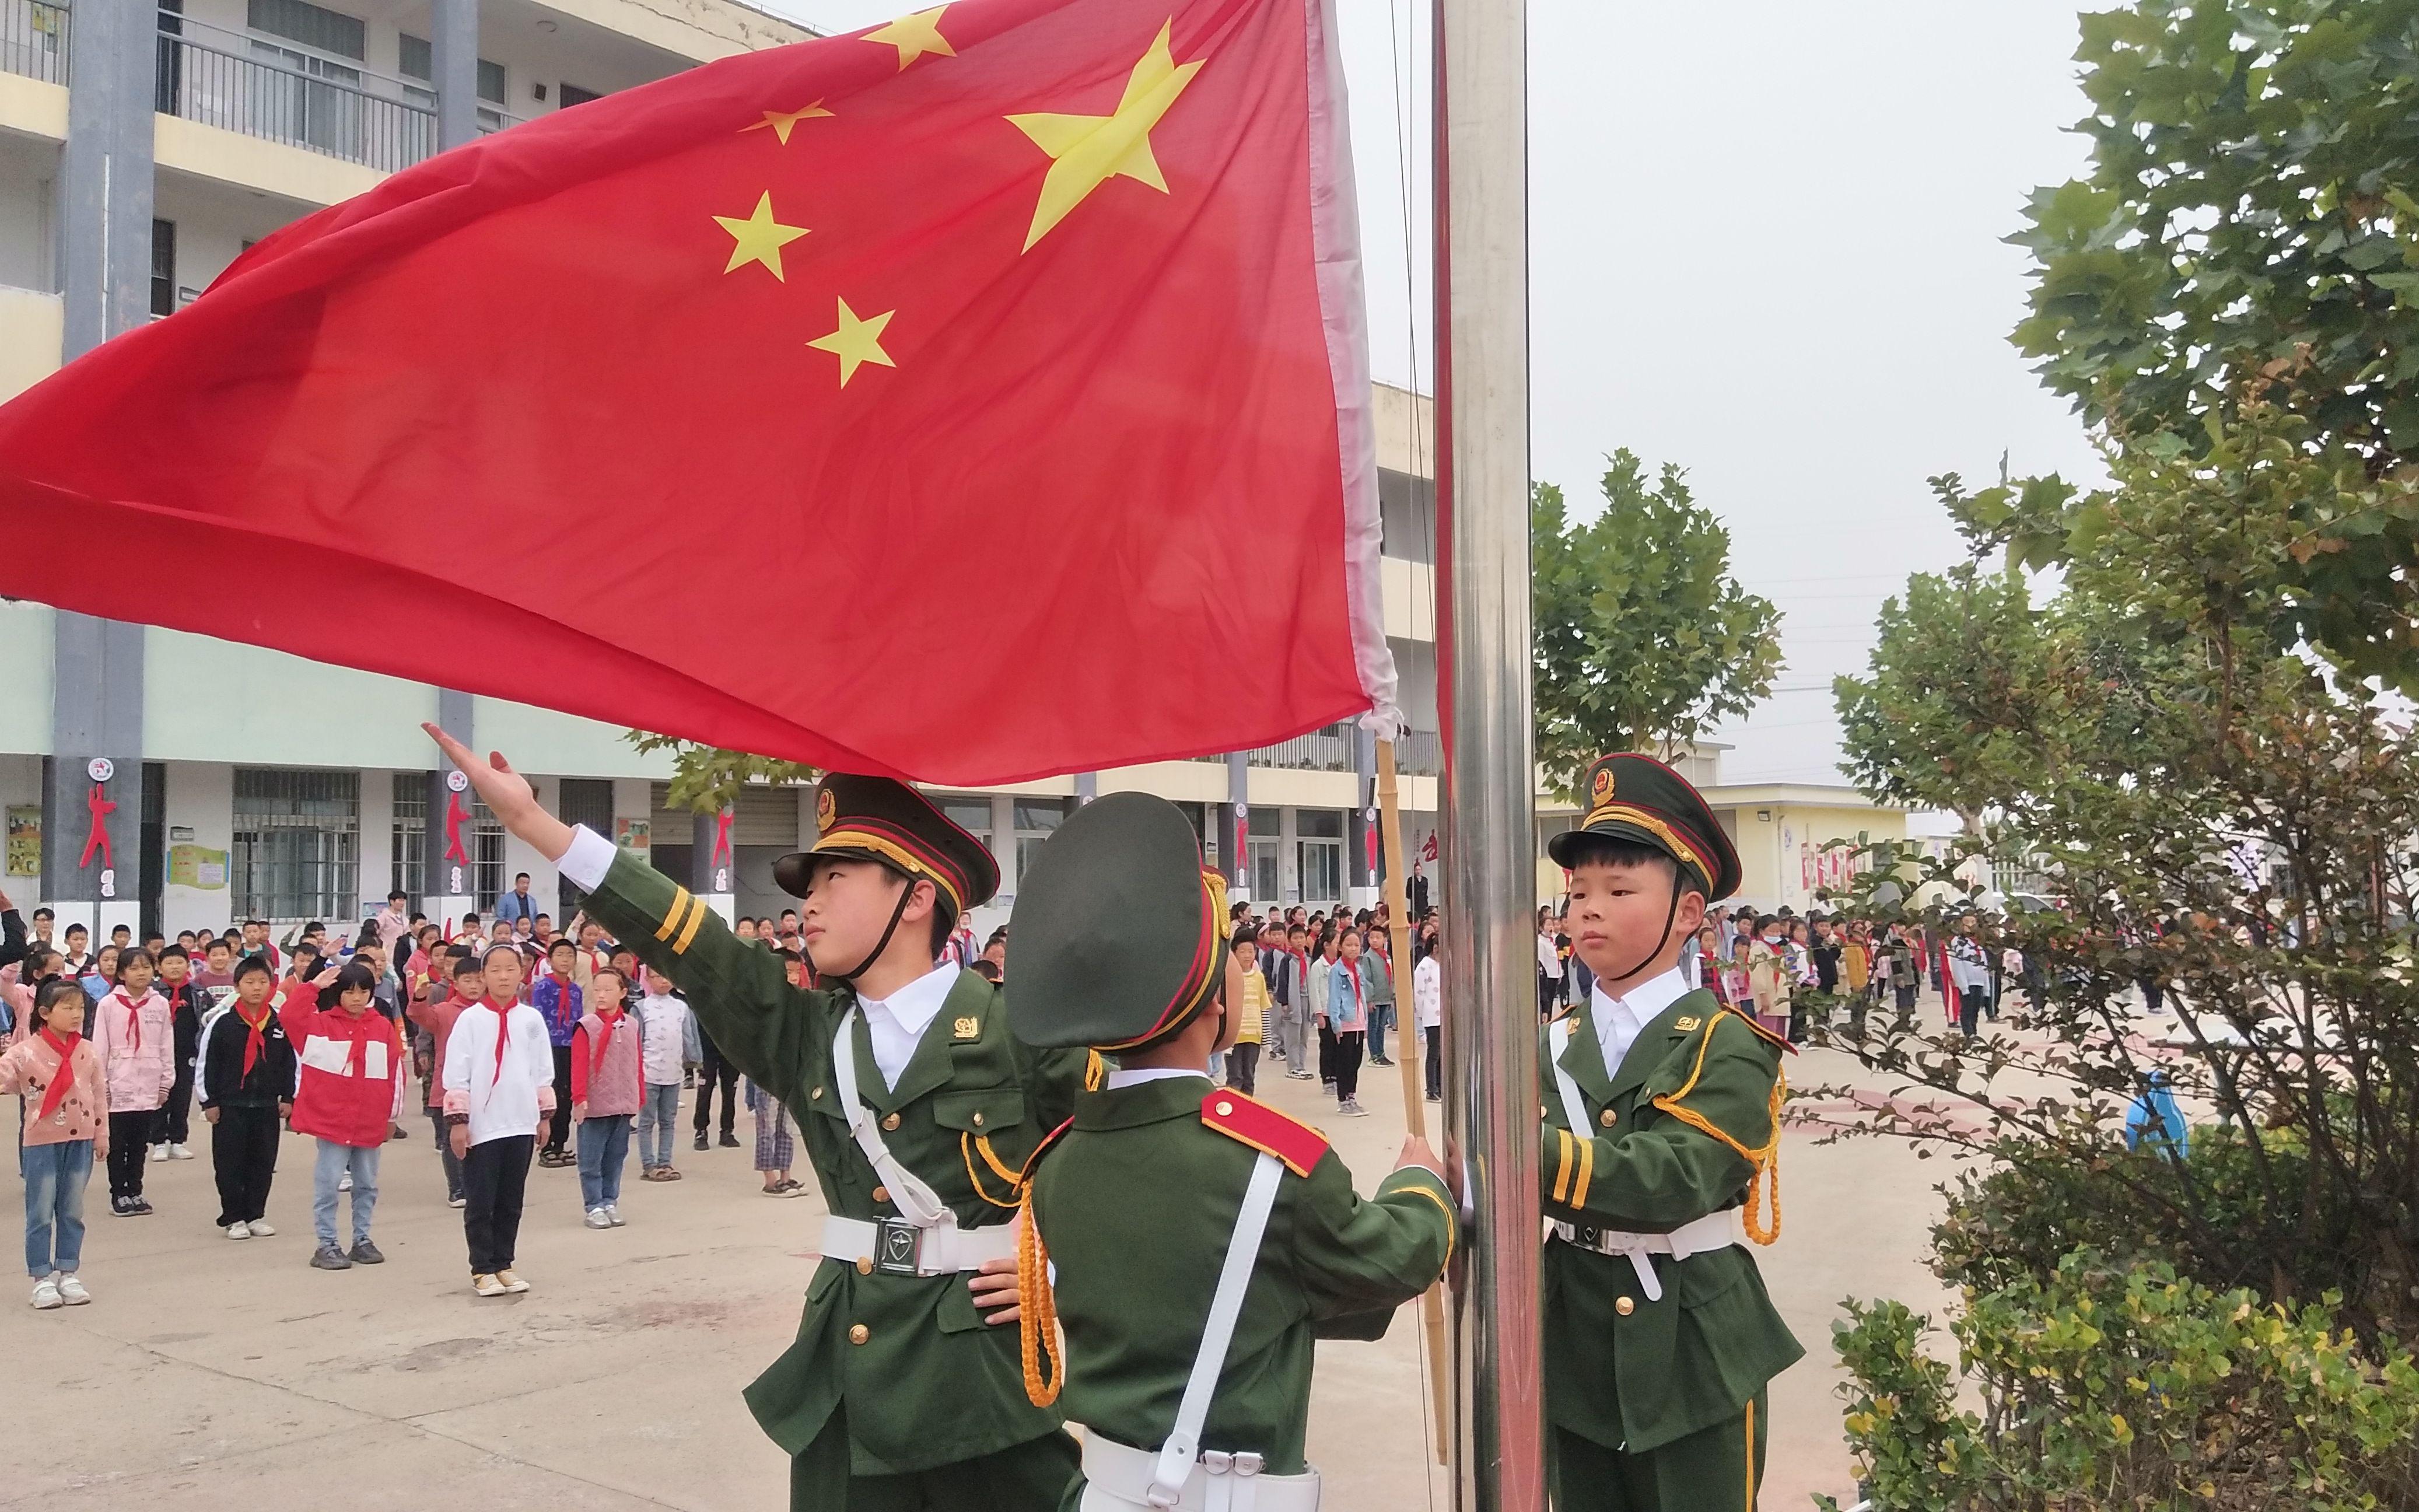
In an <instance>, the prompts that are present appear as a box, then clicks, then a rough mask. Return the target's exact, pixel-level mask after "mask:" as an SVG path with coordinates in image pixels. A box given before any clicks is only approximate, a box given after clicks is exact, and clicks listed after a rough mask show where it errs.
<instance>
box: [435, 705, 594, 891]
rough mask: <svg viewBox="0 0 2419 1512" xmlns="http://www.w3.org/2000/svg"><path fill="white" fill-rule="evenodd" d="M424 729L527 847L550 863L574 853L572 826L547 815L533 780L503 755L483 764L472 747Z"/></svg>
mask: <svg viewBox="0 0 2419 1512" xmlns="http://www.w3.org/2000/svg"><path fill="white" fill-rule="evenodd" d="M420 728H421V729H423V730H425V731H427V732H428V738H429V739H431V740H434V741H435V742H437V748H438V749H439V750H441V751H443V752H444V753H445V759H446V760H447V761H449V762H452V763H453V764H454V765H455V767H456V768H457V769H459V770H460V772H461V773H462V775H463V776H465V777H467V778H469V779H470V791H472V792H473V793H476V794H477V795H479V799H480V801H481V802H483V803H485V805H486V806H487V808H488V809H489V810H492V811H493V812H494V814H495V816H496V818H497V819H498V820H499V821H500V822H501V824H502V825H503V826H504V827H505V828H506V829H508V830H510V831H512V833H513V835H514V836H515V837H516V839H518V840H520V841H523V842H524V843H526V844H529V845H532V846H535V847H536V848H537V852H538V854H539V855H541V856H545V857H546V858H547V860H549V861H560V860H562V853H563V852H565V851H567V850H569V849H571V826H570V825H566V824H564V823H563V822H562V820H560V819H557V818H556V817H555V816H554V815H552V814H550V813H548V812H547V811H546V806H545V805H544V804H542V803H540V802H538V801H537V793H536V790H534V789H533V788H532V787H531V786H530V781H529V779H528V778H525V777H523V776H521V774H520V773H518V772H516V771H514V770H513V766H512V764H511V763H510V762H507V761H505V760H504V753H503V752H502V751H500V750H491V751H489V752H488V753H487V759H486V760H485V761H484V762H483V761H481V760H479V759H478V758H477V757H476V756H473V755H471V754H470V747H468V746H465V745H464V744H462V743H461V742H460V741H458V740H456V739H455V738H454V737H453V736H452V735H449V734H447V733H445V732H444V731H442V730H439V728H437V726H435V725H433V724H429V723H426V722H423V723H422V725H421V727H420Z"/></svg>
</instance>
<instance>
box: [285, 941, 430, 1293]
mask: <svg viewBox="0 0 2419 1512" xmlns="http://www.w3.org/2000/svg"><path fill="white" fill-rule="evenodd" d="M376 988H377V977H376V975H375V974H373V973H372V972H371V970H370V968H369V967H368V966H367V965H365V964H362V963H361V962H358V961H355V962H350V963H347V964H346V965H345V966H344V967H343V968H342V969H341V970H339V971H338V972H337V973H336V980H333V981H331V982H330V983H329V984H328V985H327V986H325V987H323V988H321V989H320V990H319V993H318V996H317V1002H316V1006H315V1005H314V1004H313V1002H312V1001H311V1000H310V999H309V998H308V997H306V996H305V995H302V994H300V993H295V994H291V995H288V997H287V999H286V1001H285V1005H284V1008H283V1010H282V1013H281V1017H282V1020H283V1022H284V1024H285V1037H286V1039H288V1040H290V1041H293V1043H294V1044H295V1045H296V1046H297V1054H296V1059H297V1061H298V1062H299V1063H300V1068H301V1069H300V1087H299V1088H297V1089H296V1091H295V1094H294V1129H295V1132H296V1133H298V1134H310V1135H313V1136H314V1137H316V1139H317V1140H318V1141H319V1160H318V1164H317V1165H316V1167H315V1168H314V1169H313V1171H312V1176H311V1221H312V1223H313V1225H314V1226H315V1227H316V1228H317V1230H318V1236H319V1248H318V1250H317V1251H316V1253H315V1254H313V1255H312V1257H311V1264H312V1267H313V1268H314V1269H316V1270H320V1271H345V1270H350V1269H351V1268H352V1267H354V1266H356V1265H377V1264H378V1263H379V1262H380V1261H382V1260H384V1259H385V1258H386V1257H385V1256H383V1255H381V1254H379V1253H378V1247H377V1245H376V1244H375V1243H373V1242H371V1241H370V1216H371V1214H372V1213H374V1212H375V1211H377V1173H378V1152H379V1151H380V1150H382V1149H385V1148H386V1141H387V1132H388V1131H389V1130H390V1129H392V1128H393V1126H394V1120H395V1119H398V1118H400V1117H402V1115H403V1088H404V1068H405V1066H406V1064H407V1061H406V1059H405V1056H404V1045H403V1032H402V1031H401V1030H400V1029H398V1028H397V1027H396V1026H395V1024H394V1021H393V1019H390V1018H388V1017H386V1016H385V1015H384V1014H382V1013H378V1012H375V1011H372V1003H371V997H372V995H373V993H374V992H375V990H376ZM348 1177H349V1178H350V1179H351V1186H352V1193H353V1247H352V1248H351V1249H350V1250H344V1249H339V1248H337V1246H336V1196H337V1194H338V1193H339V1192H340V1191H342V1190H343V1188H344V1185H345V1182H346V1179H347V1178H348Z"/></svg>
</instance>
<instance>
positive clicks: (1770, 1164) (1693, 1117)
mask: <svg viewBox="0 0 2419 1512" xmlns="http://www.w3.org/2000/svg"><path fill="white" fill-rule="evenodd" d="M1717 1022H1718V1021H1717ZM1713 1042H1714V1026H1713V1025H1710V1024H1709V1025H1707V1026H1705V1036H1704V1038H1703V1040H1702V1041H1699V1043H1698V1045H1697V1063H1696V1065H1695V1066H1694V1067H1692V1068H1691V1069H1690V1070H1689V1072H1688V1079H1687V1081H1686V1082H1684V1083H1682V1084H1681V1086H1680V1088H1679V1090H1677V1091H1675V1092H1669V1093H1666V1094H1665V1095H1663V1096H1661V1097H1658V1098H1656V1099H1655V1100H1654V1105H1655V1106H1656V1107H1657V1108H1660V1109H1661V1110H1662V1111H1664V1112H1666V1113H1668V1114H1670V1115H1672V1117H1673V1118H1675V1119H1679V1120H1680V1121H1681V1122H1682V1123H1685V1124H1687V1125H1688V1126H1689V1127H1690V1128H1692V1129H1695V1130H1697V1131H1698V1132H1699V1133H1701V1134H1711V1135H1713V1137H1715V1138H1716V1139H1718V1140H1720V1141H1721V1142H1722V1143H1723V1144H1725V1145H1728V1146H1730V1147H1731V1149H1734V1150H1736V1151H1737V1152H1738V1154H1739V1155H1740V1157H1741V1158H1742V1159H1744V1160H1746V1162H1747V1163H1748V1164H1749V1165H1750V1166H1752V1167H1753V1169H1752V1170H1751V1171H1749V1174H1748V1183H1747V1211H1746V1212H1745V1213H1744V1214H1743V1215H1742V1217H1743V1220H1744V1222H1745V1226H1746V1228H1747V1237H1748V1238H1749V1239H1750V1240H1752V1241H1754V1242H1756V1243H1758V1244H1769V1243H1771V1242H1773V1241H1775V1240H1777V1239H1779V1238H1780V1105H1781V1103H1783V1102H1785V1101H1786V1100H1787V1099H1788V1096H1789V1073H1788V1072H1786V1071H1785V1070H1780V1069H1779V1068H1776V1069H1775V1071H1774V1073H1773V1080H1772V1102H1771V1105H1770V1111H1771V1117H1772V1139H1771V1141H1770V1142H1769V1143H1768V1144H1766V1145H1765V1146H1764V1148H1763V1149H1749V1148H1748V1147H1747V1146H1745V1145H1743V1144H1741V1143H1739V1142H1738V1140H1737V1139H1735V1138H1733V1137H1732V1135H1731V1134H1729V1133H1728V1132H1727V1131H1725V1130H1723V1129H1720V1128H1718V1127H1716V1126H1715V1124H1714V1121H1713V1120H1712V1119H1708V1118H1706V1117H1705V1116H1704V1115H1703V1114H1702V1113H1700V1112H1698V1111H1697V1110H1696V1109H1694V1108H1692V1107H1687V1106H1684V1105H1683V1104H1682V1103H1681V1102H1680V1100H1681V1099H1682V1098H1684V1097H1686V1096H1687V1095H1688V1093H1689V1092H1690V1091H1691V1090H1693V1089H1694V1088H1695V1087H1696V1085H1697V1078H1698V1077H1699V1076H1700V1075H1701V1074H1703V1072H1704V1069H1705V1052H1706V1051H1707V1050H1708V1049H1710V1048H1712V1046H1713ZM1767 1182H1769V1183H1770V1185H1771V1188H1772V1198H1771V1201H1772V1222H1771V1226H1770V1227H1765V1225H1764V1216H1763V1214H1764V1185H1765V1184H1766V1183H1767Z"/></svg>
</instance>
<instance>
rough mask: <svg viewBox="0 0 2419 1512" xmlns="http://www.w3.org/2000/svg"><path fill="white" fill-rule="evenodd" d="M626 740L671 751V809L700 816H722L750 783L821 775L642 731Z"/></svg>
mask: <svg viewBox="0 0 2419 1512" xmlns="http://www.w3.org/2000/svg"><path fill="white" fill-rule="evenodd" d="M624 738H625V739H627V740H628V741H629V742H630V744H632V745H634V746H636V747H638V748H639V750H641V751H646V752H654V751H658V750H668V751H670V752H671V754H672V780H671V793H670V802H671V806H672V807H673V808H675V809H690V810H696V811H697V812H699V813H719V812H720V811H721V810H724V809H727V808H729V807H731V806H732V805H733V804H735V803H737V802H738V801H739V790H740V789H741V788H744V787H746V786H747V784H748V783H750V782H770V783H774V784H776V785H778V784H780V783H784V782H811V781H813V780H814V779H815V778H816V776H817V775H818V774H817V772H816V770H815V768H813V767H811V766H809V765H806V764H804V763H801V762H782V761H775V760H774V759H773V758H772V757H770V756H750V755H749V754H747V752H746V751H743V750H724V749H722V748H718V747H715V746H701V745H699V744H698V743H697V742H695V741H693V740H675V739H673V738H672V737H671V736H670V735H655V734H649V733H646V732H645V731H643V730H633V731H631V732H630V733H628V734H627V735H626V736H624Z"/></svg>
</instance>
